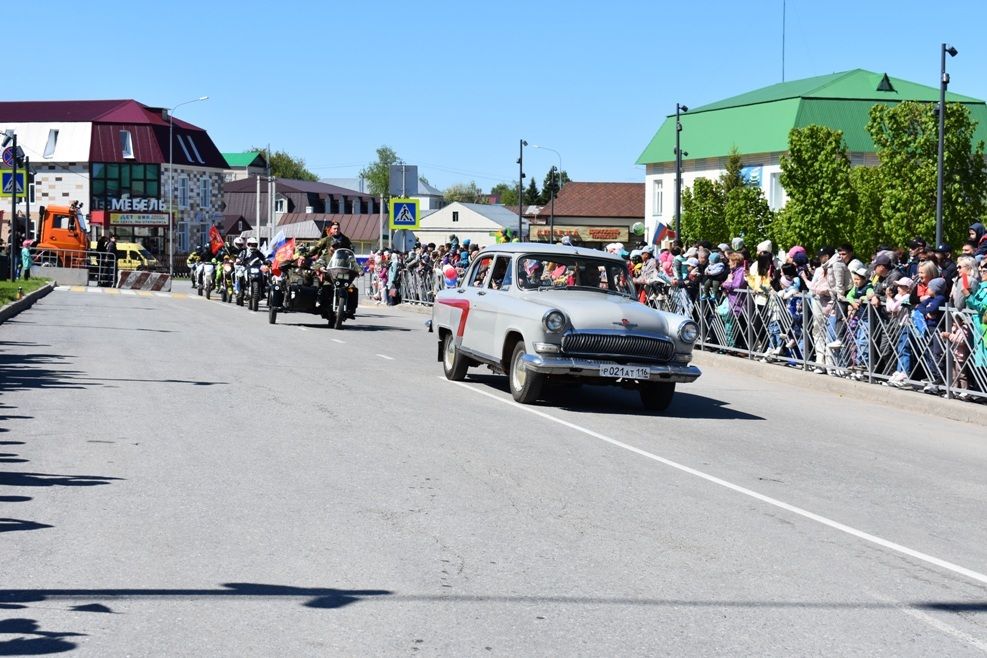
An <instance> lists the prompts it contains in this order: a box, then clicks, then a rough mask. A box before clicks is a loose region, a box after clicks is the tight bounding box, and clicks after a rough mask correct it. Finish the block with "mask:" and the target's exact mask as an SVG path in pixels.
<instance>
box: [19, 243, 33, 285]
mask: <svg viewBox="0 0 987 658" xmlns="http://www.w3.org/2000/svg"><path fill="white" fill-rule="evenodd" d="M33 246H34V240H25V241H24V242H22V243H21V258H20V261H21V262H20V263H17V265H18V269H19V270H20V272H16V273H15V274H14V278H15V279H17V278H20V275H21V273H23V275H24V280H25V281H27V280H28V279H30V278H31V266H32V265H34V259H33V258H31V247H33Z"/></svg>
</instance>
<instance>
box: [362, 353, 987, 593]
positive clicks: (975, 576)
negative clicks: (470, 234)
mask: <svg viewBox="0 0 987 658" xmlns="http://www.w3.org/2000/svg"><path fill="white" fill-rule="evenodd" d="M378 356H380V355H378ZM439 379H441V380H443V381H448V380H447V379H446V378H445V377H441V376H440V377H439ZM451 383H453V384H456V385H457V386H461V387H462V388H464V389H466V390H467V391H472V392H473V393H478V394H479V395H484V396H486V397H488V398H490V399H491V400H496V401H497V402H502V403H504V404H508V405H511V406H512V407H515V408H516V409H519V410H521V411H527V412H528V413H532V414H534V415H536V416H539V417H541V418H544V419H545V420H550V421H552V422H553V423H558V424H559V425H563V426H565V427H568V428H569V429H573V430H576V431H577V432H582V433H583V434H586V435H587V436H591V437H593V438H594V439H599V440H600V441H603V442H605V443H609V444H611V445H614V446H617V447H618V448H623V449H624V450H628V451H630V452H633V453H634V454H637V455H640V456H642V457H647V458H648V459H651V460H654V461H656V462H658V463H660V464H664V465H666V466H670V467H672V468H674V469H678V470H680V471H682V472H683V473H688V474H689V475H694V476H696V477H698V478H702V479H703V480H706V481H707V482H712V483H713V484H718V485H720V486H721V487H725V488H727V489H730V490H731V491H736V492H737V493H740V494H743V495H745V496H750V497H751V498H755V499H757V500H760V501H761V502H763V503H767V504H768V505H773V506H775V507H778V508H780V509H783V510H785V511H787V512H791V513H792V514H797V515H799V516H802V517H805V518H807V519H809V520H810V521H815V522H816V523H820V524H822V525H824V526H828V527H830V528H833V529H835V530H839V531H840V532H845V533H846V534H848V535H851V536H853V537H856V538H858V539H863V540H864V541H867V542H870V543H872V544H877V545H878V546H881V547H883V548H886V549H888V550H891V551H895V552H896V553H901V554H902V555H907V556H908V557H911V558H915V559H916V560H921V561H923V562H927V563H929V564H932V565H934V566H937V567H939V568H941V569H945V570H947V571H952V572H953V573H956V574H959V575H961V576H966V577H967V578H970V579H971V580H976V581H977V582H980V583H984V584H987V575H985V574H982V573H979V572H977V571H973V570H972V569H967V568H966V567H961V566H960V565H958V564H953V563H952V562H947V561H946V560H942V559H940V558H937V557H934V556H932V555H928V554H927V553H922V552H920V551H916V550H915V549H912V548H908V547H907V546H902V545H901V544H896V543H894V542H892V541H888V540H887V539H882V538H881V537H878V536H876V535H872V534H870V533H868V532H864V531H862V530H857V529H856V528H852V527H850V526H848V525H845V524H843V523H840V522H839V521H833V520H832V519H828V518H826V517H825V516H821V515H819V514H816V513H814V512H810V511H808V510H805V509H802V508H801V507H796V506H795V505H790V504H788V503H786V502H783V501H780V500H778V499H777V498H771V497H770V496H765V495H764V494H760V493H758V492H756V491H753V490H751V489H747V488H746V487H742V486H740V485H737V484H733V483H732V482H727V481H726V480H723V479H721V478H718V477H716V476H715V475H710V474H708V473H703V472H702V471H697V470H696V469H694V468H691V467H689V466H685V465H684V464H679V463H678V462H674V461H672V460H670V459H665V458H664V457H659V456H658V455H655V454H653V453H650V452H648V451H647V450H642V449H640V448H636V447H634V446H632V445H628V444H626V443H624V442H622V441H618V440H616V439H611V438H610V437H608V436H605V435H603V434H600V433H599V432H594V431H593V430H591V429H587V428H585V427H580V426H579V425H576V424H575V423H570V422H569V421H566V420H562V419H561V418H555V417H554V416H550V415H549V414H547V413H545V412H543V411H539V410H538V409H534V408H532V407H529V406H527V405H523V404H518V403H516V402H514V401H513V400H505V399H504V398H500V397H497V396H496V395H494V394H493V393H488V392H486V391H481V390H479V389H476V388H473V387H472V386H470V385H468V384H464V383H462V382H451Z"/></svg>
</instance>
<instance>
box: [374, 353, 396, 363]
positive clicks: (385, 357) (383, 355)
mask: <svg viewBox="0 0 987 658" xmlns="http://www.w3.org/2000/svg"><path fill="white" fill-rule="evenodd" d="M377 356H379V357H380V358H382V359H387V360H388V361H393V360H394V357H393V356H387V355H386V354H378V355H377Z"/></svg>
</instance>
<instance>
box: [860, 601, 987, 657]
mask: <svg viewBox="0 0 987 658" xmlns="http://www.w3.org/2000/svg"><path fill="white" fill-rule="evenodd" d="M864 591H865V592H867V593H868V594H869V595H870V596H872V597H874V598H875V599H877V600H878V601H881V602H882V603H887V604H888V605H892V606H894V607H895V608H897V609H898V610H900V611H901V612H903V613H905V614H906V615H908V616H909V617H911V618H913V619H917V620H918V621H920V622H922V623H923V624H926V625H927V626H931V627H932V628H934V629H936V630H937V631H939V632H940V633H944V634H945V635H948V636H950V637H951V638H953V639H956V640H959V641H960V642H966V643H967V644H969V645H971V646H973V647H975V648H976V649H979V650H980V652H981V653H987V642H983V641H982V640H979V639H977V638H975V637H973V636H972V635H970V634H968V633H964V632H963V631H961V630H960V629H958V628H956V627H954V626H950V625H949V624H947V623H946V622H944V621H940V620H939V619H936V618H935V617H933V616H932V615H930V614H928V613H925V612H923V611H921V610H916V609H915V608H913V607H912V606H910V605H908V604H906V603H902V602H901V601H895V600H894V599H890V598H888V597H886V596H882V595H881V594H878V593H877V592H873V591H871V590H868V589H865V590H864Z"/></svg>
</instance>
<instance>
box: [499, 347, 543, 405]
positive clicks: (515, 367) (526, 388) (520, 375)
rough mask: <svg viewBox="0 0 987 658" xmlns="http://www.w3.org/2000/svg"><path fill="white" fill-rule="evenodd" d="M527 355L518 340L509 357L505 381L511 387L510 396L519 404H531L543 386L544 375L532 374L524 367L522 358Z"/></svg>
mask: <svg viewBox="0 0 987 658" xmlns="http://www.w3.org/2000/svg"><path fill="white" fill-rule="evenodd" d="M525 354H527V352H525V350H524V341H523V340H519V341H518V342H517V345H515V346H514V353H513V354H512V355H511V367H510V369H509V370H508V372H507V381H508V383H509V384H510V387H511V395H512V396H514V400H515V401H516V402H520V403H521V404H531V403H532V402H534V401H535V400H537V399H538V397H539V396H540V395H541V389H542V387H543V386H544V385H545V375H543V374H541V373H538V372H532V371H531V370H528V369H527V368H525V367H524V361H523V360H522V358H523V357H524V355H525Z"/></svg>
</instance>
